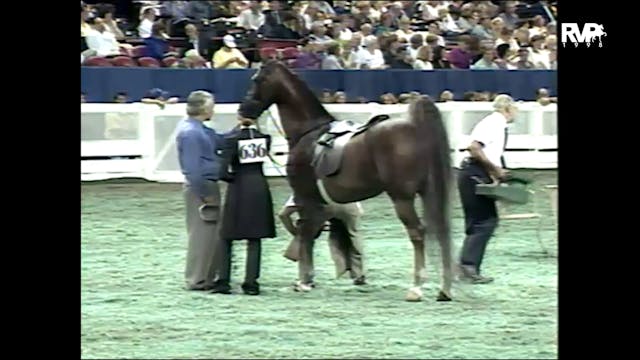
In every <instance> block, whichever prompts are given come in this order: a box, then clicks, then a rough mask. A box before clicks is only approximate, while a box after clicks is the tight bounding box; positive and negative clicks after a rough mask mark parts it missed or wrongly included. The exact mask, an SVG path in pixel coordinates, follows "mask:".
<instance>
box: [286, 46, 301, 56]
mask: <svg viewBox="0 0 640 360" xmlns="http://www.w3.org/2000/svg"><path fill="white" fill-rule="evenodd" d="M298 55H300V50H298V49H297V48H294V47H288V48H285V49H283V50H282V58H283V59H295V58H297V57H298Z"/></svg>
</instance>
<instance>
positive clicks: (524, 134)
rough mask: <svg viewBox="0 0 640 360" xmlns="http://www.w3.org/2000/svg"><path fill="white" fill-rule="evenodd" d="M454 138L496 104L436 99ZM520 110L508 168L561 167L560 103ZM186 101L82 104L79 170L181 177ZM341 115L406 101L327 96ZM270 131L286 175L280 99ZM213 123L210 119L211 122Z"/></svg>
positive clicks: (361, 115)
mask: <svg viewBox="0 0 640 360" xmlns="http://www.w3.org/2000/svg"><path fill="white" fill-rule="evenodd" d="M238 106H239V104H218V105H216V107H215V115H214V121H213V123H212V124H210V126H211V127H213V128H214V129H216V130H218V131H228V130H229V129H231V128H233V127H234V126H235V125H236V113H237V109H238ZM438 107H439V109H440V111H441V112H442V116H443V119H444V121H445V123H446V126H447V131H448V133H449V137H450V139H449V140H450V143H451V146H452V157H453V163H454V164H456V165H457V164H459V162H460V161H461V160H462V158H464V156H465V152H464V149H465V148H466V147H467V145H468V144H469V141H470V139H469V134H470V132H471V129H473V126H474V125H475V124H476V123H477V122H478V121H480V119H482V118H483V117H484V116H486V115H488V114H489V113H490V112H491V103H488V102H447V103H439V104H438ZM519 107H520V113H519V115H518V118H517V119H516V121H515V122H514V123H513V124H512V126H511V129H510V135H509V141H508V143H507V151H506V153H505V159H506V162H507V165H508V166H509V167H510V168H531V169H554V168H557V150H558V140H557V139H558V138H557V136H558V135H557V106H556V105H555V104H550V105H546V106H543V105H540V104H538V103H536V102H524V103H520V106H519ZM185 108H186V105H185V104H174V105H167V106H166V107H165V108H164V109H160V108H159V107H158V106H157V105H147V104H141V103H135V104H82V105H81V127H82V130H81V138H80V145H81V178H82V180H85V181H90V180H103V179H110V178H121V177H140V178H144V179H147V180H151V181H163V182H181V181H182V179H183V178H182V175H181V174H180V169H179V166H178V160H177V152H176V146H175V135H176V134H175V129H176V125H177V124H178V122H179V121H180V120H181V119H182V118H183V117H184V116H185ZM325 108H326V109H327V110H328V111H329V112H330V113H331V114H332V115H334V116H335V117H336V118H337V119H339V120H347V119H349V120H353V121H355V122H358V123H362V122H365V121H367V120H368V119H370V118H371V117H372V116H375V115H378V114H383V113H386V114H389V115H391V117H392V118H395V117H406V116H407V108H408V105H404V104H398V105H381V104H376V103H370V104H327V105H325ZM259 123H260V127H261V129H262V130H263V131H264V132H266V133H269V134H271V136H272V139H273V143H272V149H271V155H272V157H273V159H274V160H275V163H272V162H268V163H265V165H264V170H265V173H266V174H267V175H268V176H284V175H285V174H286V172H285V169H284V167H282V166H281V165H284V164H285V163H286V161H287V155H288V146H287V142H286V140H285V138H284V137H283V135H282V134H281V126H280V122H279V117H278V111H277V108H276V107H275V106H273V107H271V108H270V109H269V110H268V111H266V112H265V113H264V114H263V115H262V117H261V118H260V120H259ZM208 125H209V124H208Z"/></svg>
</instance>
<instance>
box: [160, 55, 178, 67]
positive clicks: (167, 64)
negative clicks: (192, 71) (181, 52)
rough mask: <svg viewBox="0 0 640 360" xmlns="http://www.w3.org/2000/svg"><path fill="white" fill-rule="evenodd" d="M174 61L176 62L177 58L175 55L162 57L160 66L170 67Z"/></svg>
mask: <svg viewBox="0 0 640 360" xmlns="http://www.w3.org/2000/svg"><path fill="white" fill-rule="evenodd" d="M176 62H178V59H177V58H176V57H175V56H167V57H166V58H164V59H162V66H164V67H171V66H173V64H175V63H176Z"/></svg>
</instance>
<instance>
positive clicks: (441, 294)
mask: <svg viewBox="0 0 640 360" xmlns="http://www.w3.org/2000/svg"><path fill="white" fill-rule="evenodd" d="M451 300H452V299H451V297H449V295H447V294H445V293H444V291H442V290H440V292H439V293H438V297H437V298H436V301H451Z"/></svg>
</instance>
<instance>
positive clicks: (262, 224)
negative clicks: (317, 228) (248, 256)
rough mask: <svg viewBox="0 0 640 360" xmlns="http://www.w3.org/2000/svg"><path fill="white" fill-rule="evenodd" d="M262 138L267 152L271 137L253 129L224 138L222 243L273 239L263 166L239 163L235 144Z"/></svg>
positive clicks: (242, 129)
mask: <svg viewBox="0 0 640 360" xmlns="http://www.w3.org/2000/svg"><path fill="white" fill-rule="evenodd" d="M252 138H265V139H266V144H267V148H266V149H261V150H259V151H266V152H268V151H269V150H270V149H271V136H269V135H266V134H263V133H261V132H259V131H258V130H257V129H256V128H254V127H251V128H249V127H243V128H239V129H238V130H236V131H233V132H232V133H230V134H229V135H227V137H226V141H225V144H226V149H225V151H224V153H223V157H224V158H226V159H225V160H226V161H225V163H227V164H229V166H228V167H227V166H225V169H223V171H224V174H223V176H222V178H223V179H229V181H230V182H229V186H228V187H227V191H226V194H225V200H224V212H223V215H222V228H221V230H220V231H221V237H222V238H223V239H226V240H242V239H258V238H273V237H275V236H276V230H275V220H274V216H273V201H272V198H271V191H270V190H269V184H268V183H267V179H266V177H265V176H264V173H263V171H262V165H263V162H255V163H245V164H241V163H240V156H243V155H242V154H241V153H240V151H239V150H238V141H239V140H244V139H252ZM253 151H256V150H255V149H250V150H245V151H244V154H245V155H244V156H251V155H252V154H251V153H252V152H253Z"/></svg>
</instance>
